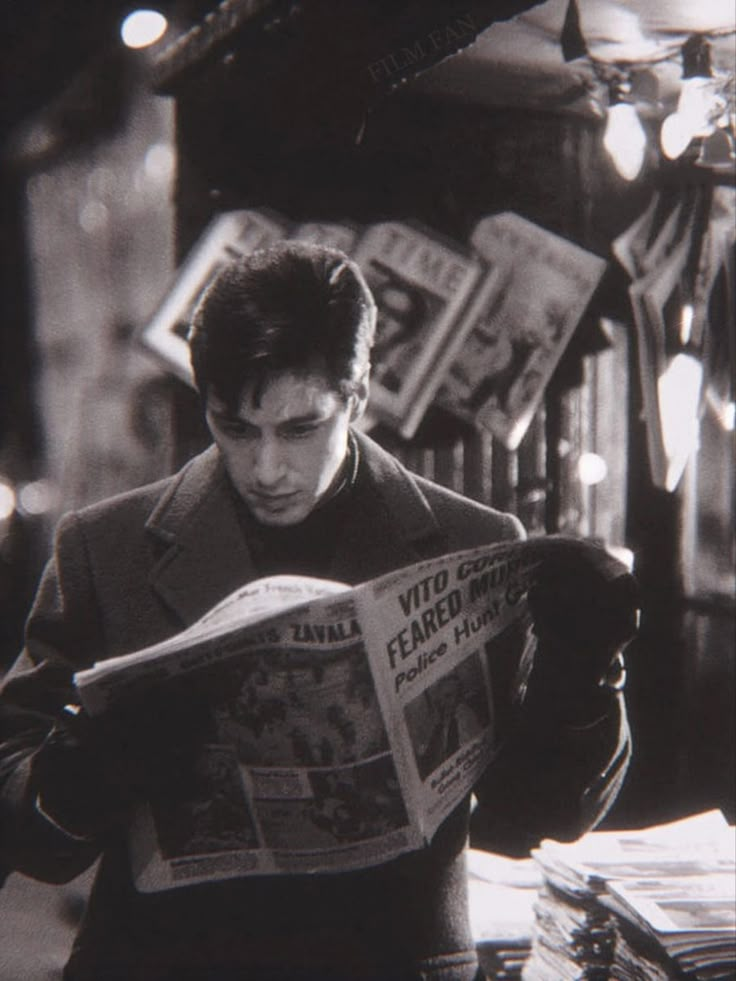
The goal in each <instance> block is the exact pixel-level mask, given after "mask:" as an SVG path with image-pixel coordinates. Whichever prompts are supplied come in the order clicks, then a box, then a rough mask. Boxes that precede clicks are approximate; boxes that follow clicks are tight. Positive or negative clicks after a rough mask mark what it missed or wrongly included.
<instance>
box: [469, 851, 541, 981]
mask: <svg viewBox="0 0 736 981" xmlns="http://www.w3.org/2000/svg"><path fill="white" fill-rule="evenodd" d="M467 858H468V892H469V898H470V923H471V927H472V930H473V937H474V939H475V943H476V947H477V950H478V957H479V959H480V963H481V966H482V967H483V969H484V971H485V973H486V975H487V976H488V977H489V978H493V979H494V981H519V979H520V978H521V971H522V968H523V966H524V963H525V961H526V959H527V957H528V956H529V952H530V950H531V945H532V927H533V924H534V906H535V901H536V897H537V893H538V891H539V889H540V887H541V885H542V875H541V872H540V870H539V867H538V866H537V864H536V862H534V861H533V860H532V859H531V858H518V859H514V858H506V857H505V856H502V855H495V854H491V853H489V852H485V851H479V850H477V849H473V848H471V849H468V856H467Z"/></svg>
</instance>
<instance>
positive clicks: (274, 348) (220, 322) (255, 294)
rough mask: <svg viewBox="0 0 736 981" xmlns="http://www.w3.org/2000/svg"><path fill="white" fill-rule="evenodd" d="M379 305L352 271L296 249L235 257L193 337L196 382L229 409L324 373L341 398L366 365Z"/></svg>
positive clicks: (305, 248)
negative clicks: (279, 385)
mask: <svg viewBox="0 0 736 981" xmlns="http://www.w3.org/2000/svg"><path fill="white" fill-rule="evenodd" d="M375 324H376V305H375V302H374V300H373V296H372V295H371V292H370V290H369V288H368V285H367V284H366V282H365V279H364V278H363V275H362V273H361V272H360V270H359V268H358V266H357V265H356V264H355V263H354V262H352V261H351V260H350V259H348V257H347V256H346V255H345V254H344V253H342V252H340V251H338V250H337V249H330V248H325V247H324V246H318V245H310V244H306V243H299V242H284V243H281V244H279V245H276V246H274V247H273V248H269V249H263V250H260V251H258V252H254V253H252V254H251V255H248V256H243V257H240V258H238V259H235V260H234V261H233V262H230V263H228V264H227V265H226V266H224V267H223V268H222V269H221V270H220V271H219V272H218V273H217V274H216V276H215V277H214V279H213V280H212V281H211V282H210V284H209V285H208V286H207V287H206V289H205V290H204V292H203V293H202V295H201V297H200V299H199V301H198V303H197V306H196V309H195V311H194V315H193V317H192V325H191V331H190V336H189V341H190V346H191V358H192V369H193V371H194V380H195V383H196V385H197V389H198V390H199V393H200V395H201V397H202V398H203V399H204V398H206V396H207V392H208V391H209V390H210V389H211V390H213V391H214V392H216V394H217V395H218V397H219V398H221V399H222V400H223V401H224V402H225V404H226V405H234V404H235V403H236V402H237V400H238V399H239V398H240V395H241V393H242V390H243V387H244V386H245V385H246V384H248V383H251V382H255V397H256V400H258V399H259V398H260V394H261V392H262V390H263V386H264V384H265V383H266V382H267V381H268V379H269V378H270V377H272V376H273V375H274V374H276V373H278V372H282V371H295V372H299V371H309V370H310V369H317V370H323V371H324V372H325V373H326V375H327V377H328V379H329V380H330V382H331V383H332V384H333V385H334V387H335V390H336V391H338V392H339V393H340V394H341V395H342V396H343V397H344V398H347V397H348V396H349V395H350V394H351V393H352V392H353V391H354V390H355V386H356V385H357V384H358V383H359V382H360V380H361V378H362V377H363V375H364V373H365V370H366V368H367V367H368V365H369V363H370V349H371V345H372V343H373V337H374V334H375Z"/></svg>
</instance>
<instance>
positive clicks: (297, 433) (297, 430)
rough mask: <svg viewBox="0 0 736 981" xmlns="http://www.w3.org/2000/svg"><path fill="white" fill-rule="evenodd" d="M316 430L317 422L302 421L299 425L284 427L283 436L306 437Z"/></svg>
mask: <svg viewBox="0 0 736 981" xmlns="http://www.w3.org/2000/svg"><path fill="white" fill-rule="evenodd" d="M316 431H317V423H312V422H310V423H304V425H301V426H290V427H289V429H285V430H284V432H283V436H284V437H285V438H286V439H306V438H307V437H308V436H311V435H312V433H314V432H316Z"/></svg>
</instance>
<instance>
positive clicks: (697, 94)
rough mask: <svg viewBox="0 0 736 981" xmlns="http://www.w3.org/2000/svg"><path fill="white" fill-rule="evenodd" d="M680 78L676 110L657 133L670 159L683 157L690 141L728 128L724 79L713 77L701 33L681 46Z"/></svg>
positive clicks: (665, 153)
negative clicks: (680, 83)
mask: <svg viewBox="0 0 736 981" xmlns="http://www.w3.org/2000/svg"><path fill="white" fill-rule="evenodd" d="M682 79H683V80H682V87H681V89H680V96H679V99H678V101H677V109H676V110H675V112H673V113H671V114H670V115H669V116H667V118H666V119H665V120H664V122H663V123H662V129H661V131H660V143H661V146H662V151H663V153H664V155H665V156H666V157H668V158H669V159H670V160H676V159H677V158H678V157H680V156H682V154H683V153H684V152H685V150H687V148H688V147H689V146H690V144H691V143H692V141H693V140H695V139H698V138H703V137H710V136H712V135H713V134H714V133H715V132H716V130H717V129H718V127H719V126H727V125H728V103H727V100H726V98H725V97H724V79H723V77H721V76H715V75H714V74H713V69H712V67H711V51H710V42H709V41H708V40H707V38H705V37H703V36H702V35H701V34H693V35H692V36H691V37H690V38H688V40H687V41H686V42H685V44H683V46H682Z"/></svg>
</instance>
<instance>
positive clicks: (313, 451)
mask: <svg viewBox="0 0 736 981" xmlns="http://www.w3.org/2000/svg"><path fill="white" fill-rule="evenodd" d="M361 407H362V399H361V398H360V397H359V396H358V397H353V398H351V399H349V400H347V401H346V400H344V399H343V398H342V397H341V396H340V395H339V393H337V392H336V391H335V390H334V389H333V388H332V387H331V386H330V383H329V381H328V379H327V378H326V376H325V375H324V374H323V373H321V372H311V373H305V374H301V373H300V374H296V373H294V372H291V371H286V372H283V373H281V374H277V375H274V376H273V378H272V379H271V380H270V381H268V382H267V383H266V385H265V386H264V387H263V390H262V392H261V399H260V404H258V405H256V404H255V403H254V401H253V386H252V385H246V387H245V388H244V389H243V391H242V393H241V397H240V401H239V403H238V405H237V406H236V407H235V409H234V410H231V411H228V408H227V407H226V405H225V404H224V403H223V402H222V401H220V399H218V398H217V396H216V395H215V394H214V393H210V394H208V396H207V402H206V407H205V412H206V418H207V424H208V426H209V428H210V431H211V433H212V436H213V437H214V439H215V442H216V443H217V445H218V446H219V448H220V452H221V453H222V456H223V459H224V461H225V466H226V468H227V471H228V473H229V474H230V479H231V480H232V482H233V484H234V485H235V488H236V490H237V491H238V493H239V494H240V496H241V497H242V499H243V501H244V502H245V503H246V504H247V505H248V507H249V508H250V510H251V512H252V514H253V516H254V517H255V518H256V519H257V520H258V521H260V522H261V523H262V524H265V525H280V526H287V525H294V524H298V523H299V522H300V521H303V520H304V519H305V518H306V517H307V515H308V514H309V513H310V512H311V511H312V510H313V509H314V507H315V506H316V505H317V503H318V502H319V501H320V500H321V499H322V498H323V497H324V496H325V494H327V492H328V491H330V490H331V489H332V486H333V484H334V482H335V480H336V478H337V476H338V474H339V471H340V468H341V466H342V463H343V461H344V459H345V454H346V451H347V445H348V429H349V426H350V422H351V420H352V419H354V418H356V417H357V415H358V414H359V411H360V408H361Z"/></svg>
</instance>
